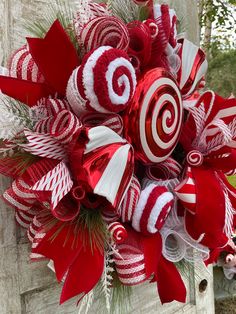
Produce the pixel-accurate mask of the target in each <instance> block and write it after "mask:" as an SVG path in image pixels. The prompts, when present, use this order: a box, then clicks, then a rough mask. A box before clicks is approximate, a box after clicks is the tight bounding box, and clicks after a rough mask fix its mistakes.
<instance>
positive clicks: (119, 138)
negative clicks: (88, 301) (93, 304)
mask: <svg viewBox="0 0 236 314" xmlns="http://www.w3.org/2000/svg"><path fill="white" fill-rule="evenodd" d="M66 21H67V19H66V18H64V17H63V14H61V15H59V16H58V19H57V20H55V21H54V22H53V24H52V25H51V27H50V28H49V29H47V30H46V31H43V27H40V26H38V30H41V32H42V34H41V35H43V36H42V37H41V38H27V44H26V45H24V46H23V47H22V48H20V49H18V50H17V51H16V52H14V53H13V54H12V56H11V58H10V59H9V62H8V68H5V69H4V68H2V69H1V74H2V75H1V76H0V89H1V100H0V106H1V107H0V112H1V117H0V119H1V126H0V136H1V139H2V140H1V148H0V154H1V162H0V172H1V173H2V174H4V175H6V176H9V177H11V178H12V179H13V181H12V183H11V186H10V187H9V188H8V189H7V190H6V191H5V192H4V194H3V199H4V200H5V201H6V202H7V203H9V204H10V205H11V206H12V207H14V208H15V217H16V221H17V222H18V223H19V224H20V225H21V226H22V227H23V228H26V229H27V235H28V238H29V241H30V242H31V244H32V253H31V259H32V260H38V259H42V258H46V259H50V260H51V262H52V263H53V268H54V271H55V274H56V277H57V279H58V281H62V282H63V289H62V294H61V303H63V302H65V301H66V300H68V299H70V298H72V297H74V296H78V300H81V299H82V298H83V297H84V296H86V297H88V296H91V295H92V291H93V289H94V288H95V287H96V286H98V285H99V284H100V285H101V287H102V288H101V291H103V292H104V293H105V296H106V304H107V308H108V309H109V308H110V302H111V298H112V292H111V290H115V289H117V287H120V286H122V285H123V286H133V285H137V284H141V283H143V282H145V281H151V282H157V287H158V292H159V296H160V299H161V301H162V303H166V302H171V301H173V300H177V301H180V302H185V300H186V288H185V285H184V282H183V280H182V278H181V275H180V273H179V270H178V267H176V264H177V263H179V262H183V261H185V262H188V263H191V262H193V261H194V262H196V261H199V262H201V261H204V262H205V264H206V265H208V264H209V263H213V262H216V261H217V259H218V257H219V256H222V252H223V253H225V252H229V253H232V252H233V254H234V249H235V247H234V244H233V241H232V234H233V228H234V217H235V216H234V215H235V208H236V190H235V189H234V188H233V186H232V185H231V184H229V182H228V177H227V176H228V175H233V174H234V171H235V168H236V150H235V147H236V142H235V139H236V100H235V99H223V98H221V97H220V96H218V95H216V94H215V93H214V92H212V91H206V92H202V91H201V89H202V88H203V87H204V82H205V81H204V77H205V74H206V71H207V61H206V57H205V54H204V52H203V51H202V49H200V48H198V47H197V46H196V45H194V44H193V43H191V42H190V41H188V40H187V39H185V38H184V37H183V36H182V38H181V36H179V35H177V17H176V14H175V12H174V10H172V9H170V8H169V7H168V6H167V5H158V4H154V3H153V1H138V0H136V1H126V0H112V1H108V3H107V4H104V3H103V4H97V3H95V2H92V1H85V0H84V1H80V4H78V12H76V13H75V14H74V16H73V19H71V20H69V21H67V22H66ZM31 28H32V26H31ZM224 262H225V263H226V262H227V261H224ZM231 266H232V265H230V267H231Z"/></svg>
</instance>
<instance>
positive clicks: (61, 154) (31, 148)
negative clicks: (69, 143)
mask: <svg viewBox="0 0 236 314" xmlns="http://www.w3.org/2000/svg"><path fill="white" fill-rule="evenodd" d="M24 133H25V136H26V138H27V140H28V143H27V144H22V145H21V147H22V148H23V149H24V150H25V151H27V152H30V153H31V154H33V155H36V156H40V157H45V158H52V159H57V160H63V159H65V158H66V152H65V149H64V147H63V146H62V145H61V143H60V142H58V141H57V139H56V138H54V137H52V136H50V134H40V133H36V132H31V131H30V130H25V131H24Z"/></svg>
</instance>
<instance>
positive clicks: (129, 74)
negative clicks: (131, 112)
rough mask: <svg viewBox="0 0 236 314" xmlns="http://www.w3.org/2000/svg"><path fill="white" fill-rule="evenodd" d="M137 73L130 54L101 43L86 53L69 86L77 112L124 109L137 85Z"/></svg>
mask: <svg viewBox="0 0 236 314" xmlns="http://www.w3.org/2000/svg"><path fill="white" fill-rule="evenodd" d="M136 84H137V81H136V75H135V70H134V68H133V66H132V64H131V63H130V61H129V57H128V55H127V54H126V53H125V52H124V51H121V50H119V49H115V48H112V47H110V46H102V47H99V48H98V49H96V50H94V51H93V52H92V53H90V54H88V55H86V56H85V57H84V59H83V62H82V64H81V66H80V67H79V68H77V69H75V70H74V72H73V73H72V75H71V78H70V79H69V82H68V86H67V99H68V101H69V103H70V105H71V107H72V109H73V111H74V112H75V114H77V115H78V114H80V113H81V112H83V111H97V112H102V113H108V112H120V111H123V110H124V109H125V108H126V107H127V105H128V104H129V103H130V100H131V99H132V97H133V95H134V92H135V88H136Z"/></svg>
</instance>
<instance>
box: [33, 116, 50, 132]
mask: <svg viewBox="0 0 236 314" xmlns="http://www.w3.org/2000/svg"><path fill="white" fill-rule="evenodd" d="M52 122H53V118H52V117H48V118H46V119H43V120H40V121H38V122H37V123H36V124H35V126H34V131H35V132H36V133H48V134H49V133H50V129H51V124H52Z"/></svg>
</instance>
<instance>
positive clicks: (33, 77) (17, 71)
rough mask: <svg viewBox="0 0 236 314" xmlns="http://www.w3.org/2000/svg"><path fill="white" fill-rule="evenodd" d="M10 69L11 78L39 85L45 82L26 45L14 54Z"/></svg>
mask: <svg viewBox="0 0 236 314" xmlns="http://www.w3.org/2000/svg"><path fill="white" fill-rule="evenodd" d="M9 69H10V76H11V77H16V78H19V79H22V80H28V81H32V82H38V83H43V82H44V81H45V79H44V77H43V75H42V74H41V73H40V71H39V69H38V66H37V65H36V63H35V62H34V60H33V58H32V56H31V54H30V52H29V50H28V49H27V46H26V45H24V46H23V47H21V48H20V49H18V50H17V51H16V52H15V53H14V54H13V56H12V57H11V59H10V62H9Z"/></svg>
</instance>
